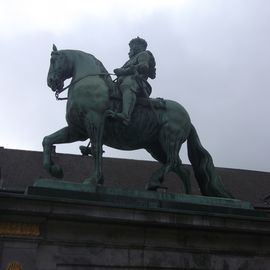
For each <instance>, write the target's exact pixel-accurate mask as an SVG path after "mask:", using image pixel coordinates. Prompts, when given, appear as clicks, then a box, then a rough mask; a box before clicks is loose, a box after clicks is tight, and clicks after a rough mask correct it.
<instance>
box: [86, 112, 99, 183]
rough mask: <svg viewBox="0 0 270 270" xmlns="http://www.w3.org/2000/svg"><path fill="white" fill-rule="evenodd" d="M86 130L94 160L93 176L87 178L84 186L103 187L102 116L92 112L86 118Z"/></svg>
mask: <svg viewBox="0 0 270 270" xmlns="http://www.w3.org/2000/svg"><path fill="white" fill-rule="evenodd" d="M86 129H87V132H88V136H89V138H90V141H91V150H92V155H93V158H94V162H95V163H94V174H93V176H92V177H90V178H87V179H86V180H85V181H84V184H91V185H94V186H96V185H103V182H104V178H103V166H102V164H103V162H102V154H103V150H102V145H103V131H104V115H102V114H98V113H94V112H92V113H91V114H89V115H88V116H87V117H86Z"/></svg>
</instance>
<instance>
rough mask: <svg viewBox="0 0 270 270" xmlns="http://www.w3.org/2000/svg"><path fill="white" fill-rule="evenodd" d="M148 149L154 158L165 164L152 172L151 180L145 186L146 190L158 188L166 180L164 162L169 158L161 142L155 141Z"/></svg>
mask: <svg viewBox="0 0 270 270" xmlns="http://www.w3.org/2000/svg"><path fill="white" fill-rule="evenodd" d="M146 151H148V152H149V153H150V154H151V156H152V157H153V158H154V159H156V160H157V161H159V162H160V163H162V164H163V166H162V167H161V168H159V169H158V170H157V171H155V172H154V173H153V174H152V176H151V178H150V181H149V182H148V183H147V185H146V187H145V189H146V190H157V189H158V188H159V187H160V186H161V185H162V183H163V181H164V174H165V166H164V164H165V163H166V160H167V157H166V153H165V152H164V151H163V149H162V147H161V145H160V144H159V142H157V143H154V144H152V145H151V146H149V147H147V148H146Z"/></svg>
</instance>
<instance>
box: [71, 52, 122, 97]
mask: <svg viewBox="0 0 270 270" xmlns="http://www.w3.org/2000/svg"><path fill="white" fill-rule="evenodd" d="M66 51H70V52H72V53H78V54H82V55H84V56H87V57H89V58H91V59H92V60H93V62H94V63H95V65H96V66H97V67H98V68H99V72H100V73H105V74H106V73H108V76H103V75H102V76H103V78H104V80H105V82H106V84H107V85H108V87H109V89H110V95H119V93H117V91H116V89H115V85H114V83H113V80H112V78H111V76H110V75H109V72H108V71H107V69H106V68H105V67H104V65H103V63H102V62H101V61H100V60H99V59H97V58H96V57H95V56H94V55H93V54H91V53H87V52H84V51H80V50H66Z"/></svg>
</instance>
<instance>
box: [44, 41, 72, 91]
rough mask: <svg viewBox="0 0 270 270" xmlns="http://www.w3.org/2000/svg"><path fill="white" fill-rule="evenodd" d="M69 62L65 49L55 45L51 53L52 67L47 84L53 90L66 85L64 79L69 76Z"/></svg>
mask: <svg viewBox="0 0 270 270" xmlns="http://www.w3.org/2000/svg"><path fill="white" fill-rule="evenodd" d="M69 66H70V65H69V63H68V59H67V56H66V55H65V53H64V51H58V50H57V48H56V46H55V45H53V51H52V53H51V60H50V68H49V72H48V77H47V84H48V86H49V87H50V88H51V89H52V90H53V91H56V90H61V89H63V87H64V81H65V80H66V79H67V78H69V77H70V76H69V73H70V72H69V70H68V67H69Z"/></svg>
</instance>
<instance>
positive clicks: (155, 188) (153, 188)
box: [145, 184, 160, 191]
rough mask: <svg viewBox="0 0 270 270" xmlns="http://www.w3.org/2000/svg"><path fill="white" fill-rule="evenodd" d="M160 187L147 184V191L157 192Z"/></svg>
mask: <svg viewBox="0 0 270 270" xmlns="http://www.w3.org/2000/svg"><path fill="white" fill-rule="evenodd" d="M159 187H160V185H153V184H147V185H146V186H145V189H146V190H148V191H157V189H158V188H159Z"/></svg>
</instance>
